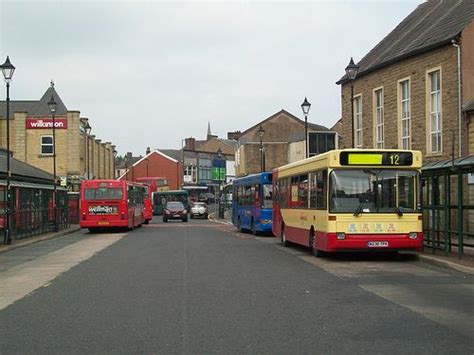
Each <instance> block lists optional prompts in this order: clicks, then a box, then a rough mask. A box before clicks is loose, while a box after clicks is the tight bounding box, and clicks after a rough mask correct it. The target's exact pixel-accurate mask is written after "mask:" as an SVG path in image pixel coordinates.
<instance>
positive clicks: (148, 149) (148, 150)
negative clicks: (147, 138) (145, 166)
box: [146, 147, 151, 155]
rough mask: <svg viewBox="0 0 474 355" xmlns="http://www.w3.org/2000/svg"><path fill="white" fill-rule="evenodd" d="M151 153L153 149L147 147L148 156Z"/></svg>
mask: <svg viewBox="0 0 474 355" xmlns="http://www.w3.org/2000/svg"><path fill="white" fill-rule="evenodd" d="M150 153H151V149H150V147H146V155H148V154H150Z"/></svg>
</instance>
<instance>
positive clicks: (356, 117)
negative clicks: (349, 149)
mask: <svg viewBox="0 0 474 355" xmlns="http://www.w3.org/2000/svg"><path fill="white" fill-rule="evenodd" d="M359 102H360V112H358V111H357V110H358V108H359ZM362 104H363V102H362V94H357V95H354V102H353V105H354V122H353V125H354V146H355V148H362V147H363V142H364V135H363V129H362V127H363V119H364V112H363V106H362ZM359 117H360V120H359ZM359 121H360V127H359ZM359 132H360V140H359Z"/></svg>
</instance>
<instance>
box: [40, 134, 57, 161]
mask: <svg viewBox="0 0 474 355" xmlns="http://www.w3.org/2000/svg"><path fill="white" fill-rule="evenodd" d="M43 138H51V144H45V143H43ZM43 146H46V147H51V150H52V152H51V153H44V152H43ZM40 154H41V155H44V156H53V155H54V139H53V135H52V134H44V135H42V136H41V137H40Z"/></svg>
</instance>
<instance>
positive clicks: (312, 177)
mask: <svg viewBox="0 0 474 355" xmlns="http://www.w3.org/2000/svg"><path fill="white" fill-rule="evenodd" d="M317 176H318V172H317V171H313V172H312V173H310V174H309V183H310V187H309V193H310V197H309V208H316V206H317V204H316V196H317V190H318V189H317Z"/></svg>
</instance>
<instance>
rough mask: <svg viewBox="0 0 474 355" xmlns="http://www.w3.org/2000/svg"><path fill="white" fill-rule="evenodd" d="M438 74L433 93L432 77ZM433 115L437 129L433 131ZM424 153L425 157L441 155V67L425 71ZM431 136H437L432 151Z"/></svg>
mask: <svg viewBox="0 0 474 355" xmlns="http://www.w3.org/2000/svg"><path fill="white" fill-rule="evenodd" d="M436 73H438V77H439V81H438V87H439V89H438V90H436V91H433V88H432V76H433V75H434V74H436ZM433 94H436V97H437V106H438V107H437V108H438V110H437V111H433V106H434V105H433ZM433 114H437V125H438V129H437V130H434V129H433ZM426 133H427V134H426V147H427V149H426V151H427V154H426V155H427V156H438V155H442V154H443V73H442V70H441V66H439V67H436V68H431V69H429V70H427V71H426ZM433 135H438V137H437V138H436V139H437V140H439V141H438V142H437V145H438V146H437V147H436V148H437V149H436V150H433V149H434V148H435V147H434V146H433Z"/></svg>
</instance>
